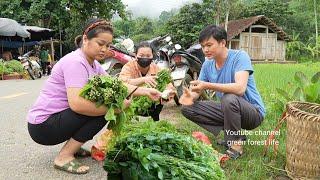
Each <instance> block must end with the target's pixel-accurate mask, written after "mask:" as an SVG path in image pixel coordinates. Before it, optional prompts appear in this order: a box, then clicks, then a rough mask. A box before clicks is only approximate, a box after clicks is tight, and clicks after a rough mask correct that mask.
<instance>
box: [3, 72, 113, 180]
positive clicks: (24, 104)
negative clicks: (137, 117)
mask: <svg viewBox="0 0 320 180" xmlns="http://www.w3.org/2000/svg"><path fill="white" fill-rule="evenodd" d="M45 80H46V77H45V78H42V79H40V80H34V81H33V80H9V81H0V122H1V125H0V126H1V131H0V132H1V134H0V167H1V168H0V179H1V180H2V179H3V180H7V179H8V180H11V179H14V180H18V179H23V180H26V179H90V180H91V179H107V173H106V172H105V171H104V170H103V168H102V162H97V161H94V160H93V159H91V158H86V159H83V160H81V162H83V163H85V164H87V165H89V166H90V167H91V170H90V172H89V173H88V174H86V175H74V174H70V173H65V172H62V171H58V170H56V169H54V168H53V159H54V157H55V156H56V154H57V153H58V152H59V150H60V148H61V146H62V144H60V145H56V146H42V145H39V144H36V143H35V142H33V141H32V139H31V138H30V136H29V134H28V131H27V123H26V120H25V116H26V114H27V111H28V109H29V108H30V106H31V105H32V103H33V102H34V101H35V99H36V98H37V96H38V94H39V91H40V89H41V87H42V85H43V83H44V81H45ZM92 143H93V142H88V144H86V146H85V147H91V145H92Z"/></svg>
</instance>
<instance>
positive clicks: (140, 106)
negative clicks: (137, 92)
mask: <svg viewBox="0 0 320 180" xmlns="http://www.w3.org/2000/svg"><path fill="white" fill-rule="evenodd" d="M171 80H172V79H171V75H170V71H169V70H167V69H163V70H161V71H159V72H158V73H157V78H156V83H157V86H156V87H155V89H157V90H159V91H160V92H163V91H164V90H165V89H166V87H167V85H168V84H169V83H170V82H171ZM153 103H154V102H153V101H152V100H151V99H150V98H149V97H146V96H140V97H135V98H133V101H132V103H131V107H132V108H133V111H134V113H135V114H136V115H143V114H147V113H148V110H149V108H150V107H151V106H152V104H153Z"/></svg>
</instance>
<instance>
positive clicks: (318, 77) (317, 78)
mask: <svg viewBox="0 0 320 180" xmlns="http://www.w3.org/2000/svg"><path fill="white" fill-rule="evenodd" d="M311 82H312V83H318V82H319V83H320V72H317V73H316V74H315V75H313V76H312V78H311Z"/></svg>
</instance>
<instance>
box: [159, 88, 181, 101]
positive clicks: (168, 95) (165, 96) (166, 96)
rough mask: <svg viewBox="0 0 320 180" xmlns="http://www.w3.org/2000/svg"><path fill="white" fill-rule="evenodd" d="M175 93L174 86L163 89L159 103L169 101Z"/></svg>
mask: <svg viewBox="0 0 320 180" xmlns="http://www.w3.org/2000/svg"><path fill="white" fill-rule="evenodd" d="M164 93H165V94H164ZM176 95H177V91H176V89H175V88H174V87H171V88H167V89H166V90H164V91H163V92H162V95H161V104H165V103H166V102H169V101H171V100H172V99H173V98H174V96H176Z"/></svg>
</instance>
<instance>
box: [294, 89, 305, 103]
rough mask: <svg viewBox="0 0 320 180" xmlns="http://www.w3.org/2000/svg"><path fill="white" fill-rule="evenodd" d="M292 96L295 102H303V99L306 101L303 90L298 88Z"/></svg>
mask: <svg viewBox="0 0 320 180" xmlns="http://www.w3.org/2000/svg"><path fill="white" fill-rule="evenodd" d="M292 96H293V97H292V98H293V99H294V100H298V101H303V100H302V99H304V98H303V95H302V89H301V88H300V87H297V89H296V90H295V91H294V93H293V95H292Z"/></svg>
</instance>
